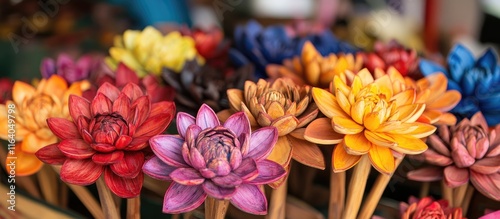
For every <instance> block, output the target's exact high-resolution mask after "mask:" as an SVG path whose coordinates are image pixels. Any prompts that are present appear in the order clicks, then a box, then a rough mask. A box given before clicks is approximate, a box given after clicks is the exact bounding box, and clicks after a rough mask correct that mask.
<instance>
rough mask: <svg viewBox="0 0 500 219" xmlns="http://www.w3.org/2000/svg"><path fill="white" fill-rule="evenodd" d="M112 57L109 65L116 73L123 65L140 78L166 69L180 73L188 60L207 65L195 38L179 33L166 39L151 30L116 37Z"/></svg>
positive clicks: (148, 28)
mask: <svg viewBox="0 0 500 219" xmlns="http://www.w3.org/2000/svg"><path fill="white" fill-rule="evenodd" d="M109 54H110V55H111V56H110V57H108V58H107V59H106V61H107V63H108V65H109V66H110V67H111V68H112V69H113V70H114V69H116V66H117V65H118V63H119V62H123V63H125V65H127V66H128V67H129V68H131V69H133V70H134V71H135V72H136V73H137V75H138V76H139V77H141V78H142V77H144V76H146V75H147V74H148V73H152V74H154V75H160V74H161V72H162V69H163V68H165V67H166V68H171V69H174V71H176V72H179V71H180V70H181V69H182V67H183V66H184V62H185V61H186V60H192V59H196V60H198V62H200V63H204V59H203V58H202V57H201V56H200V55H199V54H198V52H197V51H196V48H195V42H194V40H193V38H191V37H189V36H182V35H181V34H180V33H179V32H177V31H174V32H171V33H169V34H167V35H165V36H163V34H162V33H161V32H160V31H158V30H157V29H155V28H154V27H151V26H148V27H146V28H145V29H144V30H143V31H136V30H127V31H125V33H124V34H123V36H117V38H116V39H115V45H114V47H112V48H111V49H109Z"/></svg>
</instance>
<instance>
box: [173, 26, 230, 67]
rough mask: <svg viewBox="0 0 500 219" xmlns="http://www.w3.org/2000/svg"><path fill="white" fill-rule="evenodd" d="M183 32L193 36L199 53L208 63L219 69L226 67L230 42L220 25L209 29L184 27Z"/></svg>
mask: <svg viewBox="0 0 500 219" xmlns="http://www.w3.org/2000/svg"><path fill="white" fill-rule="evenodd" d="M181 33H182V34H183V35H186V36H191V37H192V38H193V40H194V42H195V47H196V50H197V51H198V53H199V54H200V55H201V56H202V57H203V58H205V60H206V62H207V65H209V66H212V67H214V68H217V69H222V68H224V67H225V65H226V63H227V58H228V52H229V47H230V42H229V41H228V40H225V39H224V33H223V32H222V30H221V29H220V28H218V27H212V28H209V29H199V28H195V29H193V30H191V29H189V28H182V29H181Z"/></svg>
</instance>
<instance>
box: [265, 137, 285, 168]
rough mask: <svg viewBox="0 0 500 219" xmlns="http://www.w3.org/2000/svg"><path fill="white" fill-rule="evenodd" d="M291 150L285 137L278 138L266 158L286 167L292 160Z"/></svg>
mask: <svg viewBox="0 0 500 219" xmlns="http://www.w3.org/2000/svg"><path fill="white" fill-rule="evenodd" d="M292 150H293V148H292V145H291V144H290V141H288V137H286V136H282V137H278V141H277V142H276V145H275V146H274V148H273V150H272V151H271V154H269V156H267V159H268V160H272V161H274V162H276V163H279V164H281V166H283V167H286V166H288V164H289V163H290V160H291V159H292V153H293V152H292ZM263 158H264V157H263ZM256 161H259V160H256Z"/></svg>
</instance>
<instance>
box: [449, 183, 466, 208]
mask: <svg viewBox="0 0 500 219" xmlns="http://www.w3.org/2000/svg"><path fill="white" fill-rule="evenodd" d="M468 185H469V183H465V184H463V185H461V186H459V187H457V188H455V189H454V190H453V207H454V208H456V207H460V206H462V202H463V201H464V197H465V192H466V191H467V187H468ZM450 204H451V203H450Z"/></svg>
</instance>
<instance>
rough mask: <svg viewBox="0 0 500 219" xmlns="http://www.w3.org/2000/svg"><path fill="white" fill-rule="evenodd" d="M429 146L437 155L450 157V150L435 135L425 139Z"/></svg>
mask: <svg viewBox="0 0 500 219" xmlns="http://www.w3.org/2000/svg"><path fill="white" fill-rule="evenodd" d="M427 141H428V143H429V145H430V146H431V147H432V148H433V149H434V150H435V151H436V152H438V153H440V154H442V155H444V156H450V155H451V153H450V149H449V148H448V147H447V146H446V145H445V144H444V142H443V140H442V139H441V138H439V136H437V135H431V136H429V138H427Z"/></svg>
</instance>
